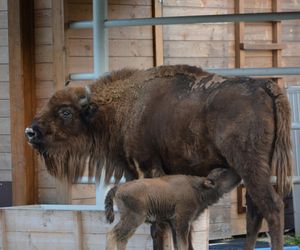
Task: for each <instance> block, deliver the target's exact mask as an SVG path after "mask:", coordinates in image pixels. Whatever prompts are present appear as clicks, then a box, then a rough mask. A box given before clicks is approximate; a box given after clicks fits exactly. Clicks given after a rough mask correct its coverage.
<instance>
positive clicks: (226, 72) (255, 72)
mask: <svg viewBox="0 0 300 250" xmlns="http://www.w3.org/2000/svg"><path fill="white" fill-rule="evenodd" d="M205 70H207V71H209V72H212V73H217V74H220V75H223V76H274V75H300V67H285V68H243V69H205ZM106 74H108V73H103V74H102V75H106ZM70 79H71V80H74V81H76V80H91V79H95V76H94V74H92V73H82V74H71V75H70Z"/></svg>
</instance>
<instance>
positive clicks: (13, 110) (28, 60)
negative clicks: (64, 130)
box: [8, 0, 37, 205]
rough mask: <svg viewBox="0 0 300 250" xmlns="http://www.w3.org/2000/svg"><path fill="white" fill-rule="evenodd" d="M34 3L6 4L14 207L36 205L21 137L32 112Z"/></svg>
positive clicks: (15, 0)
mask: <svg viewBox="0 0 300 250" xmlns="http://www.w3.org/2000/svg"><path fill="white" fill-rule="evenodd" d="M33 6H34V0H28V1H21V0H10V1H8V36H9V81H10V117H11V152H12V182H13V184H12V185H13V204H14V205H24V204H33V203H36V200H37V199H36V198H37V195H36V193H37V192H36V190H37V189H36V178H35V164H34V157H33V154H34V153H33V150H32V149H31V148H30V147H29V146H28V144H27V141H26V139H25V136H24V130H25V127H27V126H28V125H29V124H30V123H31V121H32V119H33V114H34V110H35V63H34V8H33Z"/></svg>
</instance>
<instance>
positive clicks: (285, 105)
mask: <svg viewBox="0 0 300 250" xmlns="http://www.w3.org/2000/svg"><path fill="white" fill-rule="evenodd" d="M267 88H268V92H269V94H270V95H271V97H272V99H273V104H274V120H275V136H274V144H273V156H272V164H271V166H272V173H273V175H275V176H276V179H277V180H276V188H277V192H278V193H279V194H280V195H281V196H284V195H287V194H288V193H289V192H290V191H291V188H292V180H291V176H292V172H293V169H292V143H291V109H290V105H289V101H288V99H287V96H286V95H285V94H284V93H283V91H282V90H281V89H280V88H279V86H278V85H276V84H274V83H270V84H269V85H267Z"/></svg>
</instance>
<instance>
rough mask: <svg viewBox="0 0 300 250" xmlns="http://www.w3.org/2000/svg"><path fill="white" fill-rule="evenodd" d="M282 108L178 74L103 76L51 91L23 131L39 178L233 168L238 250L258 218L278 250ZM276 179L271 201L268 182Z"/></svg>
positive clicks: (247, 89)
mask: <svg viewBox="0 0 300 250" xmlns="http://www.w3.org/2000/svg"><path fill="white" fill-rule="evenodd" d="M290 128H291V121H290V107H289V103H288V100H287V97H286V95H285V94H284V93H283V92H282V90H281V89H280V88H279V87H278V86H277V85H276V84H275V83H274V82H272V81H270V80H266V79H251V78H235V77H232V78H226V77H220V76H217V75H214V74H210V73H207V72H204V71H202V70H201V69H200V68H197V67H191V66H187V65H177V66H161V67H157V68H152V69H149V70H122V71H118V72H113V73H111V74H110V75H108V76H105V77H103V78H101V79H99V80H98V81H96V82H95V83H93V84H91V85H89V86H87V88H66V89H64V90H61V91H58V92H57V93H55V95H54V96H53V97H52V98H51V99H50V101H49V103H48V104H47V106H46V107H45V108H44V110H42V112H41V113H40V114H38V115H37V116H36V118H35V120H34V122H33V124H32V125H31V127H29V128H27V129H26V134H27V137H28V139H29V143H30V144H32V145H33V147H35V148H36V149H38V150H39V152H40V153H41V155H42V156H43V158H44V159H45V163H46V166H47V168H48V170H49V172H50V173H51V174H53V175H55V176H57V177H63V176H67V177H68V179H69V180H70V181H75V180H77V179H78V178H80V177H81V176H82V175H83V174H84V170H85V167H86V166H87V165H88V168H89V176H90V177H92V176H96V179H97V180H99V178H100V175H101V173H102V169H105V175H106V176H105V181H106V183H108V182H109V180H110V178H111V177H112V176H114V177H115V179H116V182H118V181H119V180H120V178H121V177H122V175H131V177H133V178H142V177H150V178H151V177H154V176H160V175H164V174H188V175H198V176H204V175H207V174H208V173H209V171H210V170H211V169H213V168H216V167H224V168H228V167H231V168H234V169H235V171H236V172H237V173H238V174H239V175H240V177H242V178H243V180H244V183H245V185H246V188H247V192H248V195H247V202H248V204H247V205H248V210H247V239H246V245H245V248H246V249H252V248H253V247H254V244H255V241H256V236H257V232H258V230H259V228H260V225H261V220H262V218H263V217H264V218H265V219H266V220H267V222H268V224H269V228H270V234H271V238H272V247H273V249H282V244H283V237H282V232H283V202H282V196H283V195H284V194H286V193H287V192H289V190H290V187H291V184H290V182H289V181H288V178H287V177H288V176H290V175H291V171H292V167H291V139H290ZM272 174H273V175H275V176H277V185H276V190H277V193H276V192H275V190H274V188H273V187H272V186H271V184H270V176H271V175H272Z"/></svg>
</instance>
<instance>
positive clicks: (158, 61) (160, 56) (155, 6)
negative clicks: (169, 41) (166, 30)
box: [152, 0, 164, 66]
mask: <svg viewBox="0 0 300 250" xmlns="http://www.w3.org/2000/svg"><path fill="white" fill-rule="evenodd" d="M152 13H153V14H152V16H153V17H162V1H161V0H152ZM153 41H154V44H153V49H154V66H159V65H163V64H164V47H163V29H162V25H156V26H153Z"/></svg>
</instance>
